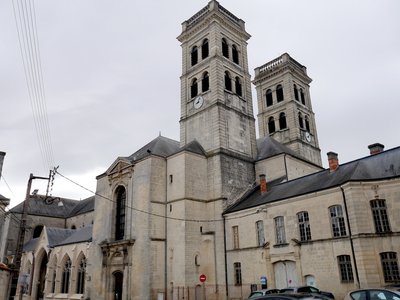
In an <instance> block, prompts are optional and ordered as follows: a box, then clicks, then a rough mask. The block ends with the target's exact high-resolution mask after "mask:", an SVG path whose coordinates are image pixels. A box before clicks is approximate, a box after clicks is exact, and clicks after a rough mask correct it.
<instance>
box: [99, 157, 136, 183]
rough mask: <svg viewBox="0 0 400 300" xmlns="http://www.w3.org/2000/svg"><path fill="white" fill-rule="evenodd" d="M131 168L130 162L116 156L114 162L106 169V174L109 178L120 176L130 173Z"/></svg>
mask: <svg viewBox="0 0 400 300" xmlns="http://www.w3.org/2000/svg"><path fill="white" fill-rule="evenodd" d="M132 169H133V165H132V163H131V162H130V161H129V160H128V159H126V158H124V157H118V158H117V159H116V160H115V161H114V163H113V164H112V165H111V166H110V167H109V168H108V169H107V171H106V174H107V176H109V177H110V178H115V177H120V176H123V175H126V174H128V173H129V174H130V173H131V171H132Z"/></svg>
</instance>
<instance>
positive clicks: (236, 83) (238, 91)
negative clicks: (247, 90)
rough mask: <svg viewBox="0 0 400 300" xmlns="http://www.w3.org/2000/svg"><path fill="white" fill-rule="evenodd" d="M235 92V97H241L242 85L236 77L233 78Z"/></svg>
mask: <svg viewBox="0 0 400 300" xmlns="http://www.w3.org/2000/svg"><path fill="white" fill-rule="evenodd" d="M235 90H236V94H237V95H239V96H242V84H241V82H240V78H239V77H237V76H236V78H235Z"/></svg>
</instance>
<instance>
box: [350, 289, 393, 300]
mask: <svg viewBox="0 0 400 300" xmlns="http://www.w3.org/2000/svg"><path fill="white" fill-rule="evenodd" d="M344 300H400V292H399V291H395V290H390V289H387V288H376V289H373V288H371V289H359V290H355V291H352V292H350V293H348V294H347V295H346V297H344Z"/></svg>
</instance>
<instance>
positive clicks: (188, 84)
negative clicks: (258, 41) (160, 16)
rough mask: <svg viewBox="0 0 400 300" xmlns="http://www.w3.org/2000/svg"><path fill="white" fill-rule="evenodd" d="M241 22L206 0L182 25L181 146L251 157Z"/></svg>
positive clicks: (252, 146) (253, 135) (252, 139)
mask: <svg viewBox="0 0 400 300" xmlns="http://www.w3.org/2000/svg"><path fill="white" fill-rule="evenodd" d="M249 38H250V35H249V34H248V33H247V32H246V31H245V25H244V22H243V21H242V20H241V19H239V18H237V17H235V16H234V15H233V14H231V13H230V12H229V11H228V10H226V9H225V8H223V7H222V6H221V5H220V4H219V3H218V2H217V1H210V3H209V4H208V5H207V6H206V7H205V8H204V9H203V10H201V11H200V12H199V13H197V14H196V15H194V16H193V17H192V18H190V19H188V20H186V21H185V22H184V23H183V24H182V33H181V34H180V35H179V37H178V40H179V41H180V42H181V43H182V45H181V46H182V58H183V61H182V76H181V118H180V135H181V136H180V140H181V146H183V145H186V144H188V143H190V142H191V141H193V140H197V141H198V142H199V143H200V144H201V145H202V147H203V148H204V149H205V151H206V152H213V153H216V152H221V151H222V152H224V153H228V155H229V154H231V155H234V156H240V157H244V158H246V159H253V158H255V156H256V133H255V120H254V116H253V106H252V98H251V79H250V74H249V70H248V62H247V40H248V39H249Z"/></svg>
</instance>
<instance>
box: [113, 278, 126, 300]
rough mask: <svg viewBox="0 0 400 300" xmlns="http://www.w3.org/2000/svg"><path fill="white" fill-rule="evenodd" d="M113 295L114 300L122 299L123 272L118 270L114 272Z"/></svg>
mask: <svg viewBox="0 0 400 300" xmlns="http://www.w3.org/2000/svg"><path fill="white" fill-rule="evenodd" d="M113 276H114V291H113V292H114V295H115V298H114V299H116V300H119V299H122V291H123V282H124V274H123V273H122V272H120V271H117V272H114V273H113Z"/></svg>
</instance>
